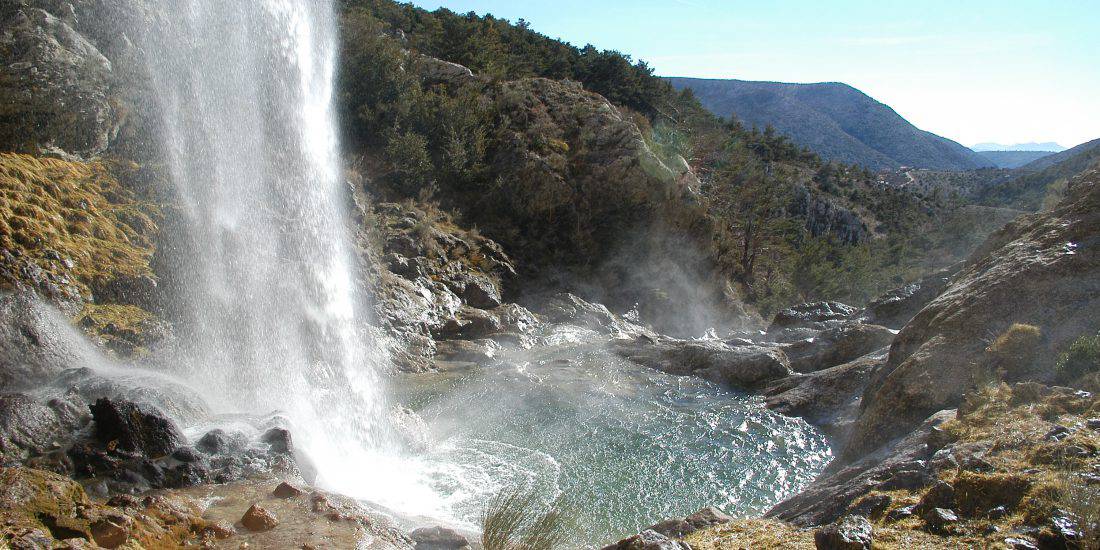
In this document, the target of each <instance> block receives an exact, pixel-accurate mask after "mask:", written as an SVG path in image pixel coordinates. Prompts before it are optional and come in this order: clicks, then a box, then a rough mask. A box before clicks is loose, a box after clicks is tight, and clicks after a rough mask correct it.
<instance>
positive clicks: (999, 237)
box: [844, 170, 1100, 458]
mask: <svg viewBox="0 0 1100 550" xmlns="http://www.w3.org/2000/svg"><path fill="white" fill-rule="evenodd" d="M1098 297H1100V171H1098V170H1092V171H1089V172H1086V173H1084V174H1082V175H1081V176H1078V177H1077V178H1075V179H1074V180H1073V181H1072V183H1071V185H1070V188H1069V190H1068V193H1067V197H1066V199H1065V200H1064V201H1063V202H1062V203H1061V204H1060V205H1059V206H1058V207H1057V208H1056V209H1055V210H1054V211H1052V212H1050V213H1049V214H1042V215H1032V216H1025V217H1022V218H1020V219H1018V220H1017V221H1015V222H1013V223H1011V224H1009V225H1008V226H1007V227H1005V228H1004V229H1002V230H1001V231H999V232H997V233H995V234H994V235H993V236H992V237H991V238H990V239H989V240H988V241H987V242H986V243H985V245H983V246H982V247H981V248H980V249H979V250H977V251H976V252H975V253H974V255H973V257H972V259H971V260H970V262H969V264H968V265H967V267H966V268H964V269H963V270H962V271H961V272H960V273H959V274H958V275H956V276H955V277H954V279H953V280H952V281H951V283H950V284H949V285H948V286H947V288H946V289H945V290H944V292H943V293H942V294H941V295H940V296H939V297H938V298H936V299H935V300H933V301H932V303H930V304H929V305H928V306H927V307H926V308H924V310H922V311H921V312H920V313H918V314H917V316H916V317H915V318H914V319H913V320H912V321H911V322H910V323H909V324H908V325H906V326H905V328H903V329H902V331H901V333H900V334H899V335H898V337H897V339H896V340H895V342H894V344H893V346H892V347H891V350H890V359H889V361H888V362H887V364H886V366H885V367H884V368H883V369H882V370H881V371H879V372H878V373H876V375H875V376H874V378H873V380H872V382H871V386H870V387H869V388H868V390H867V394H866V397H865V399H864V403H863V410H862V411H861V414H860V418H859V421H858V422H857V426H856V430H855V432H854V435H853V439H852V441H851V442H850V443H849V446H848V448H847V449H846V451H845V453H844V457H847V458H855V457H858V456H861V455H862V454H864V453H866V452H869V451H871V450H873V449H874V448H875V447H877V446H879V445H881V444H883V443H885V442H886V441H888V440H889V439H891V438H892V437H894V436H897V435H899V434H901V433H904V432H905V431H906V430H908V429H911V428H912V427H913V426H915V425H916V424H917V423H919V422H921V421H922V420H924V418H926V417H927V416H928V415H929V414H931V413H933V412H935V411H937V410H940V409H945V408H951V407H954V406H956V405H957V404H958V403H959V400H960V399H961V397H962V395H963V393H964V392H965V391H967V389H969V388H971V387H973V386H974V384H975V382H976V381H978V379H980V377H981V376H983V371H985V370H991V371H993V372H996V371H1003V372H1004V374H1005V376H1006V377H1007V378H1008V379H1010V380H1012V379H1016V380H1019V379H1035V380H1041V381H1048V382H1049V381H1053V380H1054V372H1053V365H1054V360H1055V358H1056V357H1057V355H1058V353H1061V352H1063V351H1065V350H1066V349H1067V348H1068V346H1069V344H1070V343H1071V342H1073V341H1074V340H1075V339H1076V338H1078V337H1080V336H1082V335H1089V334H1095V333H1096V332H1097V330H1100V319H1098V318H1097V317H1096V315H1095V312H1096V308H1097V306H1100V301H1098V299H1100V298H1098ZM1015 323H1020V324H1026V325H1031V326H1034V327H1038V329H1039V331H1040V334H1039V335H1038V336H1037V337H1036V338H1035V341H1034V342H1033V343H1031V345H1033V346H1034V349H1029V350H1027V353H1028V356H1027V357H1023V358H1019V359H1017V360H1013V359H1011V358H1004V357H998V355H997V353H996V349H995V344H996V342H995V341H994V340H995V339H996V338H997V337H998V335H1001V334H1003V333H1005V332H1006V331H1007V330H1008V329H1009V328H1010V326H1011V325H1013V324H1015Z"/></svg>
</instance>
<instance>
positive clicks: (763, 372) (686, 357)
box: [615, 337, 792, 389]
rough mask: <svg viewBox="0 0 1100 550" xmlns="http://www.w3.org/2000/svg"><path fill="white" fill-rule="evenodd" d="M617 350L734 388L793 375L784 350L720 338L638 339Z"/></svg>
mask: <svg viewBox="0 0 1100 550" xmlns="http://www.w3.org/2000/svg"><path fill="white" fill-rule="evenodd" d="M615 346H616V347H615V352H616V353H617V354H618V355H620V356H621V357H624V358H626V359H629V360H631V361H634V362H635V363H638V364H640V365H644V366H647V367H650V368H654V369H657V370H660V371H663V372H667V373H669V374H674V375H677V376H689V375H690V376H698V377H700V378H705V379H707V380H710V381H712V382H715V383H718V384H723V385H726V386H729V387H733V388H741V389H755V388H759V387H761V386H763V385H764V384H767V383H768V382H772V381H775V380H779V379H781V378H785V377H787V376H790V375H791V374H792V371H791V367H790V361H789V360H788V359H787V356H786V355H785V354H784V353H783V350H781V349H779V348H778V347H774V346H763V345H753V344H745V345H733V346H731V345H728V344H726V343H724V342H720V341H684V340H674V339H669V338H663V339H654V338H651V337H642V338H637V339H635V340H632V341H626V342H617V343H616V344H615Z"/></svg>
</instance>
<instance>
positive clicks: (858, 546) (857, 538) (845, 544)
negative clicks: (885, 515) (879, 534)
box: [814, 516, 874, 550]
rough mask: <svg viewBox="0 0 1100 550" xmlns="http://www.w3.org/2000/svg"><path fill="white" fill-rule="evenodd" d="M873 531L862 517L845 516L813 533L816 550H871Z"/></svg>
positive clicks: (869, 523)
mask: <svg viewBox="0 0 1100 550" xmlns="http://www.w3.org/2000/svg"><path fill="white" fill-rule="evenodd" d="M873 534H874V529H873V528H872V527H871V522H869V521H867V518H865V517H863V516H845V517H844V518H842V519H841V520H840V521H838V522H836V523H834V524H831V525H827V526H825V527H822V528H821V529H818V530H817V531H814V546H815V547H816V548H817V550H871V547H872V542H873Z"/></svg>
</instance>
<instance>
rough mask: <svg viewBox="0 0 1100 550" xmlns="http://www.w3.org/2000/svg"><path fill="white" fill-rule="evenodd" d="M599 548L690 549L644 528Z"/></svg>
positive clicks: (642, 549)
mask: <svg viewBox="0 0 1100 550" xmlns="http://www.w3.org/2000/svg"><path fill="white" fill-rule="evenodd" d="M601 550H691V547H690V546H688V545H687V544H684V543H683V542H680V541H675V540H672V539H670V538H668V537H666V536H665V535H662V534H660V533H658V532H656V531H651V530H645V531H642V532H641V533H638V534H637V535H634V536H632V537H627V538H625V539H623V540H621V541H619V542H617V543H615V544H610V545H607V546H604V547H603V548H602V549H601Z"/></svg>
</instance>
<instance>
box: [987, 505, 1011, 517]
mask: <svg viewBox="0 0 1100 550" xmlns="http://www.w3.org/2000/svg"><path fill="white" fill-rule="evenodd" d="M985 517H987V518H989V519H1002V518H1005V517H1008V508H1005V507H1004V506H998V507H996V508H993V509H991V510H989V511H988V512H986V513H985Z"/></svg>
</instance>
